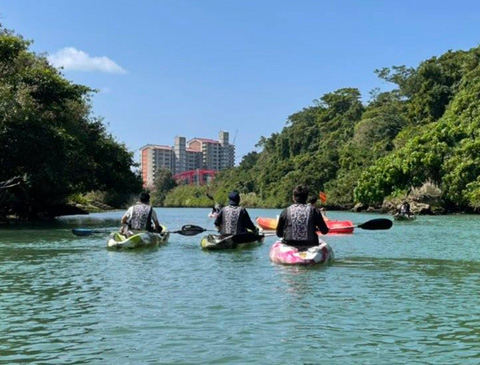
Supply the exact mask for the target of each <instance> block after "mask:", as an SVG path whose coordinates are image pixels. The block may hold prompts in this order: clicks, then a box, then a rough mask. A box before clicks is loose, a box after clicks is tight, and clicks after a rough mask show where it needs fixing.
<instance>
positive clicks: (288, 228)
mask: <svg viewBox="0 0 480 365" xmlns="http://www.w3.org/2000/svg"><path fill="white" fill-rule="evenodd" d="M307 198H308V189H307V188H306V187H304V186H302V185H299V186H297V187H296V188H295V189H294V190H293V200H294V204H292V205H290V206H289V207H288V208H286V209H284V210H283V211H282V213H281V214H280V217H279V219H278V224H277V236H278V237H282V238H283V242H284V243H286V244H287V245H290V246H294V247H298V248H306V247H312V246H316V245H318V236H317V233H316V231H317V229H318V230H320V232H322V233H323V234H327V233H328V227H327V225H326V224H325V221H324V220H323V218H322V215H321V214H320V213H319V212H318V210H317V209H316V208H315V207H313V206H312V205H307Z"/></svg>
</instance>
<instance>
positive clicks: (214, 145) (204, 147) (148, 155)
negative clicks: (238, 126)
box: [140, 131, 235, 187]
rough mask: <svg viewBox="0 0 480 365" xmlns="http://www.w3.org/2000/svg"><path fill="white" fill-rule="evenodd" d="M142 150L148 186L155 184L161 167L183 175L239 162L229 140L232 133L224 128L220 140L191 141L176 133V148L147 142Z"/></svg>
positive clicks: (201, 139) (143, 177) (229, 166)
mask: <svg viewBox="0 0 480 365" xmlns="http://www.w3.org/2000/svg"><path fill="white" fill-rule="evenodd" d="M140 151H141V157H140V164H141V171H142V179H143V185H144V187H151V186H152V185H153V182H154V180H155V178H156V173H157V170H158V169H159V168H166V169H168V170H170V171H172V173H173V174H176V175H177V176H180V175H181V174H186V175H188V172H192V171H195V170H205V171H207V170H208V171H210V172H216V171H220V170H224V169H228V168H231V167H233V166H234V164H235V146H234V145H233V144H230V143H229V133H228V132H223V131H221V132H220V134H219V139H218V141H216V140H213V139H208V138H192V139H190V140H189V141H188V142H187V141H186V139H185V137H179V136H176V137H175V139H174V146H173V147H169V146H161V145H152V144H147V145H145V146H143V147H142V148H140ZM198 181H199V180H197V182H198Z"/></svg>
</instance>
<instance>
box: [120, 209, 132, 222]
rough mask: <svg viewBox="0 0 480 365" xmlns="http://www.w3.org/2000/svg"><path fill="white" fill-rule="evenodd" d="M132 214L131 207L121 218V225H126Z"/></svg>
mask: <svg viewBox="0 0 480 365" xmlns="http://www.w3.org/2000/svg"><path fill="white" fill-rule="evenodd" d="M132 213H133V207H130V208H128V210H127V211H126V212H125V214H124V215H123V217H122V221H121V222H122V224H127V223H128V220H129V219H130V217H131V216H132Z"/></svg>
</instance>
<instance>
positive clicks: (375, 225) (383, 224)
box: [357, 218, 393, 231]
mask: <svg viewBox="0 0 480 365" xmlns="http://www.w3.org/2000/svg"><path fill="white" fill-rule="evenodd" d="M392 225H393V222H392V221H391V220H390V219H386V218H377V219H372V220H370V221H368V222H365V223H362V224H359V225H358V226H357V227H358V228H361V229H368V230H370V231H376V230H379V229H390V228H391V227H392Z"/></svg>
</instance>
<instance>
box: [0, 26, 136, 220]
mask: <svg viewBox="0 0 480 365" xmlns="http://www.w3.org/2000/svg"><path fill="white" fill-rule="evenodd" d="M30 43H31V42H30V41H27V40H24V39H23V38H22V37H21V36H19V35H16V34H15V33H14V32H12V31H9V30H6V29H3V28H2V27H1V26H0V145H1V148H0V182H3V184H2V183H0V222H2V221H6V220H7V217H9V216H14V217H17V218H20V219H22V220H30V219H35V218H37V217H53V216H56V215H63V214H68V212H69V209H68V205H66V203H68V200H69V198H70V197H71V196H72V195H74V194H81V193H87V192H90V191H98V192H103V193H104V197H105V202H106V203H108V204H111V205H114V206H115V205H117V206H118V205H120V204H122V203H124V202H125V201H126V199H127V198H129V196H130V193H133V192H134V193H138V192H139V191H140V190H141V179H140V177H139V176H138V175H137V174H135V173H133V172H132V170H131V167H132V166H134V162H133V154H132V153H130V152H129V151H127V149H126V148H125V146H124V145H123V144H121V143H118V142H117V141H116V140H115V139H114V138H113V137H112V136H111V135H110V134H109V133H107V131H106V129H105V126H104V124H103V121H102V120H101V119H100V118H97V117H94V116H92V114H91V106H90V97H91V95H92V94H93V93H94V90H92V89H90V88H89V87H86V86H83V85H78V84H74V83H72V82H70V81H68V80H66V79H65V78H64V77H63V75H62V74H61V73H60V72H59V71H58V70H57V69H55V68H53V67H52V66H51V65H50V64H49V63H48V61H47V59H46V58H45V57H44V56H43V55H37V54H35V53H33V52H31V51H30V50H29V46H30Z"/></svg>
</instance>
